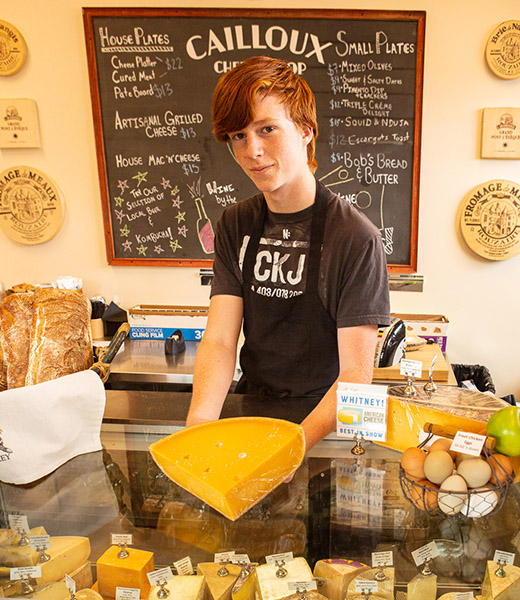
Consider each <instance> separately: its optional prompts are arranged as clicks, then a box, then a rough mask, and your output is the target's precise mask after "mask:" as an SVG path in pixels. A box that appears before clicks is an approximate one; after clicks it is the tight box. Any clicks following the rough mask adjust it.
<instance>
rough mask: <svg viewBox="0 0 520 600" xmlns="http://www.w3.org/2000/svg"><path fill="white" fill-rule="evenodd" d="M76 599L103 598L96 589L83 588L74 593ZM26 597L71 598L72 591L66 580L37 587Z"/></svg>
mask: <svg viewBox="0 0 520 600" xmlns="http://www.w3.org/2000/svg"><path fill="white" fill-rule="evenodd" d="M74 596H75V598H76V600H103V598H102V596H100V595H99V594H98V593H97V592H95V591H94V590H91V589H90V588H83V589H81V590H77V591H76V592H75V593H74ZM24 598H35V599H37V600H70V598H71V593H70V590H69V589H68V587H67V586H66V585H65V582H63V581H60V582H55V583H51V584H49V585H46V586H43V587H41V588H40V589H37V590H36V591H35V592H33V593H32V594H29V595H24Z"/></svg>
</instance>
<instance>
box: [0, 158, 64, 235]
mask: <svg viewBox="0 0 520 600" xmlns="http://www.w3.org/2000/svg"><path fill="white" fill-rule="evenodd" d="M64 216H65V214H64V206H63V202H62V200H61V194H60V193H59V190H58V187H57V186H56V184H55V183H54V181H52V179H50V177H48V176H47V175H45V174H44V173H42V172H41V171H38V169H35V168H33V167H26V166H17V167H10V168H9V169H6V170H5V171H3V172H2V173H0V228H1V229H2V230H3V231H4V232H5V233H6V234H7V235H8V236H9V237H11V238H12V239H13V240H15V241H17V242H21V243H22V244H42V243H43V242H47V241H48V240H50V239H52V238H53V237H54V236H55V235H56V234H57V233H58V231H59V230H60V229H61V226H62V224H63V219H64Z"/></svg>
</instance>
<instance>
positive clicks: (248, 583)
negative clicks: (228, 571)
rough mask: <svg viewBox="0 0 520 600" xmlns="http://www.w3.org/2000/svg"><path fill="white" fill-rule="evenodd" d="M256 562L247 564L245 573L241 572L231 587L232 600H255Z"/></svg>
mask: <svg viewBox="0 0 520 600" xmlns="http://www.w3.org/2000/svg"><path fill="white" fill-rule="evenodd" d="M257 566H258V563H252V564H249V565H247V567H246V569H245V570H246V571H247V574H246V573H241V574H240V576H239V577H238V579H237V580H236V581H235V584H234V585H233V588H232V589H231V599H232V600H255V586H256V576H255V569H256V567H257Z"/></svg>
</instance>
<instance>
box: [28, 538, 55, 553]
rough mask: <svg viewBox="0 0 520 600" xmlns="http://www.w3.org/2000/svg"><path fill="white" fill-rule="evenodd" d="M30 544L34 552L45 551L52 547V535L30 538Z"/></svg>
mask: <svg viewBox="0 0 520 600" xmlns="http://www.w3.org/2000/svg"><path fill="white" fill-rule="evenodd" d="M29 543H30V544H31V548H32V549H33V550H45V549H46V548H50V547H51V536H50V535H31V536H29Z"/></svg>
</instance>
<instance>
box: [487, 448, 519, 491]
mask: <svg viewBox="0 0 520 600" xmlns="http://www.w3.org/2000/svg"><path fill="white" fill-rule="evenodd" d="M489 463H490V464H491V471H492V473H491V477H490V478H489V483H491V484H493V485H497V484H498V485H501V484H503V483H505V481H506V480H507V477H508V475H510V476H511V477H513V476H514V473H513V465H512V464H511V461H510V459H509V457H508V456H504V455H503V454H492V455H491V456H490V457H489Z"/></svg>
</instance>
